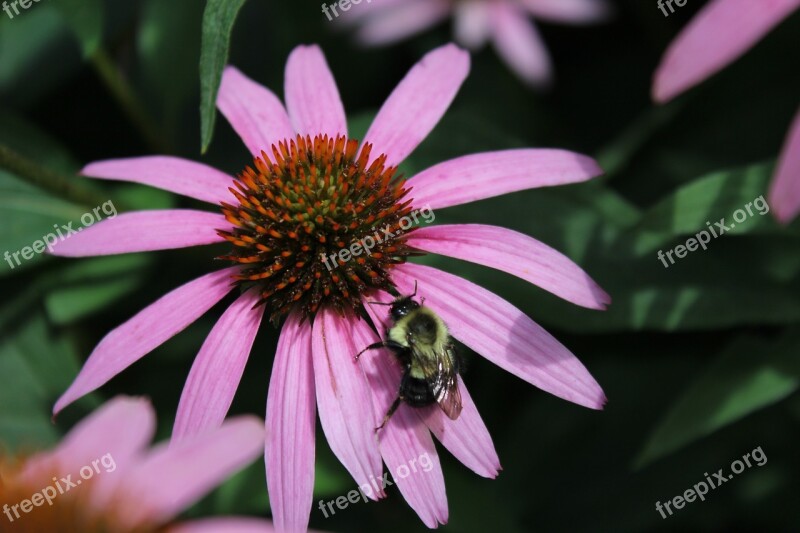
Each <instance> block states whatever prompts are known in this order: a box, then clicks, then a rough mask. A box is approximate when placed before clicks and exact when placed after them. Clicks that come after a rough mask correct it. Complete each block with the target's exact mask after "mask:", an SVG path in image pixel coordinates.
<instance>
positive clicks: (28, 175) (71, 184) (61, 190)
mask: <svg viewBox="0 0 800 533" xmlns="http://www.w3.org/2000/svg"><path fill="white" fill-rule="evenodd" d="M0 168H2V169H5V170H7V171H8V172H10V173H12V174H14V175H15V176H17V177H19V178H21V179H23V180H25V181H27V182H28V183H30V184H32V185H35V186H36V187H39V188H40V189H44V190H46V191H49V192H51V193H53V194H54V195H56V196H59V197H60V198H63V199H65V200H69V201H70V202H74V203H77V204H81V205H85V206H88V207H94V206H98V205H100V204H102V203H103V202H105V201H106V200H107V198H106V197H105V196H103V195H102V194H101V193H100V192H98V191H97V190H95V189H93V188H91V187H87V186H86V185H84V184H82V183H80V181H79V180H77V179H76V178H75V177H74V176H70V175H67V174H62V173H60V172H57V171H55V170H51V169H49V168H47V167H43V166H41V165H39V164H38V163H36V162H35V161H32V160H30V159H27V158H26V157H24V156H22V155H20V154H19V153H17V152H15V151H14V150H12V149H11V148H9V147H8V146H4V145H2V144H0Z"/></svg>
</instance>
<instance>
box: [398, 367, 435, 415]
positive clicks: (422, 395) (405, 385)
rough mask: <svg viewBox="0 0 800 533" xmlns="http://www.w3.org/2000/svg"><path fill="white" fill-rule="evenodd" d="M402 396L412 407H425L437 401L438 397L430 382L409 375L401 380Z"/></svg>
mask: <svg viewBox="0 0 800 533" xmlns="http://www.w3.org/2000/svg"><path fill="white" fill-rule="evenodd" d="M400 396H401V397H402V398H403V400H404V401H405V402H406V403H407V404H408V405H410V406H412V407H425V406H426V405H431V404H432V403H435V402H436V397H435V396H434V395H433V391H431V389H430V387H428V384H427V383H426V382H425V381H424V380H422V379H417V378H412V377H411V376H409V375H405V376H403V380H402V381H401V382H400Z"/></svg>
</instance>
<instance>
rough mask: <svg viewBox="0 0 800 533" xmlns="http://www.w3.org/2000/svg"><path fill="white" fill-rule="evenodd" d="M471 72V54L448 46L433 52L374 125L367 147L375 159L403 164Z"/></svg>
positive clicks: (391, 97)
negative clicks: (369, 144)
mask: <svg viewBox="0 0 800 533" xmlns="http://www.w3.org/2000/svg"><path fill="white" fill-rule="evenodd" d="M468 72H469V54H468V53H467V52H465V51H464V50H461V49H459V48H458V47H457V46H455V45H452V44H448V45H446V46H442V47H440V48H437V49H436V50H433V51H432V52H429V53H428V54H427V55H425V57H423V58H422V60H420V61H419V62H418V63H417V64H416V65H414V67H412V69H411V70H410V71H409V72H408V74H406V77H405V78H403V81H401V82H400V84H399V85H398V86H397V88H395V90H394V91H393V92H392V94H391V95H389V98H388V99H387V100H386V102H385V103H384V104H383V107H381V110H380V111H379V112H378V115H377V116H376V117H375V120H374V121H373V122H372V126H370V128H369V131H368V132H367V135H366V136H365V137H364V142H365V143H372V144H373V151H372V156H373V158H375V157H376V156H377V155H378V154H381V153H384V154H386V155H387V165H397V164H400V163H401V162H402V161H403V160H404V159H405V158H406V156H408V154H410V153H411V152H412V151H413V150H414V148H416V147H417V146H418V145H419V143H421V142H422V140H423V139H425V137H427V136H428V134H429V133H430V132H431V130H432V129H433V128H434V126H436V124H437V123H438V122H439V119H441V118H442V115H444V112H445V111H446V110H447V108H448V107H450V103H451V102H452V101H453V98H455V96H456V93H457V92H458V90H459V88H460V87H461V84H462V83H463V82H464V79H465V78H466V77H467V73H468Z"/></svg>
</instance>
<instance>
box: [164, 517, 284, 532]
mask: <svg viewBox="0 0 800 533" xmlns="http://www.w3.org/2000/svg"><path fill="white" fill-rule="evenodd" d="M166 531H167V532H168V533H273V532H274V531H275V528H274V527H272V523H270V522H267V521H266V520H259V519H257V518H244V517H241V518H240V517H235V516H228V517H225V518H206V519H204V520H194V521H192V522H183V523H181V524H177V525H175V526H172V527H169V528H168V529H167V530H166Z"/></svg>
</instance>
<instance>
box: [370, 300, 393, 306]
mask: <svg viewBox="0 0 800 533" xmlns="http://www.w3.org/2000/svg"><path fill="white" fill-rule="evenodd" d="M367 303H368V304H370V305H392V302H370V301H367Z"/></svg>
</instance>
